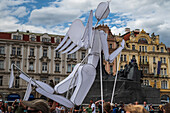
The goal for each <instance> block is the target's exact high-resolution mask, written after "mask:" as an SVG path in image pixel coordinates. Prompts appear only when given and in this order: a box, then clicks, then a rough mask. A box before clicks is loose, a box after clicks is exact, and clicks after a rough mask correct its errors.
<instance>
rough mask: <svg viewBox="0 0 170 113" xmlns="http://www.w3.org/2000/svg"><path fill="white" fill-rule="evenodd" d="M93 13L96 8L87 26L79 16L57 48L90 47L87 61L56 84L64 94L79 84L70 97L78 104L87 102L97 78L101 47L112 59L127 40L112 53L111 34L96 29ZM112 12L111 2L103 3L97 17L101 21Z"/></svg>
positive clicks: (67, 49) (105, 54)
mask: <svg viewBox="0 0 170 113" xmlns="http://www.w3.org/2000/svg"><path fill="white" fill-rule="evenodd" d="M92 14H93V12H92V11H91V12H90V16H89V19H88V22H87V25H86V27H84V26H83V24H82V22H81V20H79V19H77V20H75V21H74V22H73V23H72V25H71V27H70V29H69V30H68V32H67V34H66V36H65V37H64V39H63V40H62V42H61V43H60V44H59V45H58V47H57V48H56V50H58V49H59V48H60V49H59V52H60V51H62V50H64V49H66V50H65V51H64V52H62V53H66V52H67V53H68V54H72V53H74V52H76V51H78V50H79V49H80V48H81V47H84V48H86V49H88V55H87V56H86V57H85V58H84V59H83V61H84V60H85V59H87V61H88V62H87V64H83V63H79V64H77V65H76V66H75V68H74V70H73V71H72V73H71V74H70V75H69V76H68V77H67V78H66V79H64V80H63V81H61V82H60V83H59V84H57V85H56V86H55V88H54V89H55V91H56V92H57V93H60V94H62V93H65V92H66V91H68V90H70V89H71V88H73V87H76V88H75V90H74V92H73V94H72V96H71V98H70V101H71V102H73V103H74V104H76V105H80V104H81V103H82V102H83V100H84V98H85V96H86V95H87V93H88V91H89V89H90V88H91V86H92V84H93V82H94V79H95V77H96V67H97V64H98V61H99V58H100V55H101V54H100V53H101V51H102V50H103V52H104V56H105V60H107V61H110V62H112V61H113V60H114V59H115V58H116V56H117V55H118V54H119V53H120V52H121V50H122V49H123V48H124V40H123V41H122V44H121V47H119V48H118V49H117V50H116V51H114V52H113V53H112V54H111V55H110V56H109V52H108V44H107V34H106V33H105V32H104V31H102V30H97V29H95V28H94V29H93V30H92V18H93V15H92ZM108 14H109V2H102V3H100V4H99V6H98V8H97V10H96V15H95V16H96V18H97V20H98V21H100V19H102V18H106V17H107V16H108ZM69 45H70V46H69ZM75 46H77V47H75Z"/></svg>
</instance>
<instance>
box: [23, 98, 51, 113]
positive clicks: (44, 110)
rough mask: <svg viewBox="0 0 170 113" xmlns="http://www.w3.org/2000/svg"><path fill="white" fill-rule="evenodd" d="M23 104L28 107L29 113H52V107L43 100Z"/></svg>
mask: <svg viewBox="0 0 170 113" xmlns="http://www.w3.org/2000/svg"><path fill="white" fill-rule="evenodd" d="M23 104H24V105H25V106H27V112H28V113H50V107H49V105H48V103H47V101H45V100H43V99H36V100H33V101H23ZM20 113H22V112H20Z"/></svg>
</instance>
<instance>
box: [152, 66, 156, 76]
mask: <svg viewBox="0 0 170 113" xmlns="http://www.w3.org/2000/svg"><path fill="white" fill-rule="evenodd" d="M153 73H154V75H156V67H154V68H153Z"/></svg>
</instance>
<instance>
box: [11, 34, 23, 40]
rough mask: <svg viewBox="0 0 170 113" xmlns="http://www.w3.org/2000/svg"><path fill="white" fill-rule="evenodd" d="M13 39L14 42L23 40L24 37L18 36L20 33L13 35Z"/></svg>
mask: <svg viewBox="0 0 170 113" xmlns="http://www.w3.org/2000/svg"><path fill="white" fill-rule="evenodd" d="M12 39H14V40H22V35H21V34H18V33H16V34H13V35H12Z"/></svg>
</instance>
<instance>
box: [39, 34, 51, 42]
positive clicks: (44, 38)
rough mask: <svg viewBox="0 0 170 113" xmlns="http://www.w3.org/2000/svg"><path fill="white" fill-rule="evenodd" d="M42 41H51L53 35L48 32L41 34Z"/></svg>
mask: <svg viewBox="0 0 170 113" xmlns="http://www.w3.org/2000/svg"><path fill="white" fill-rule="evenodd" d="M41 41H42V42H51V37H50V36H48V34H44V35H43V36H41Z"/></svg>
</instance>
